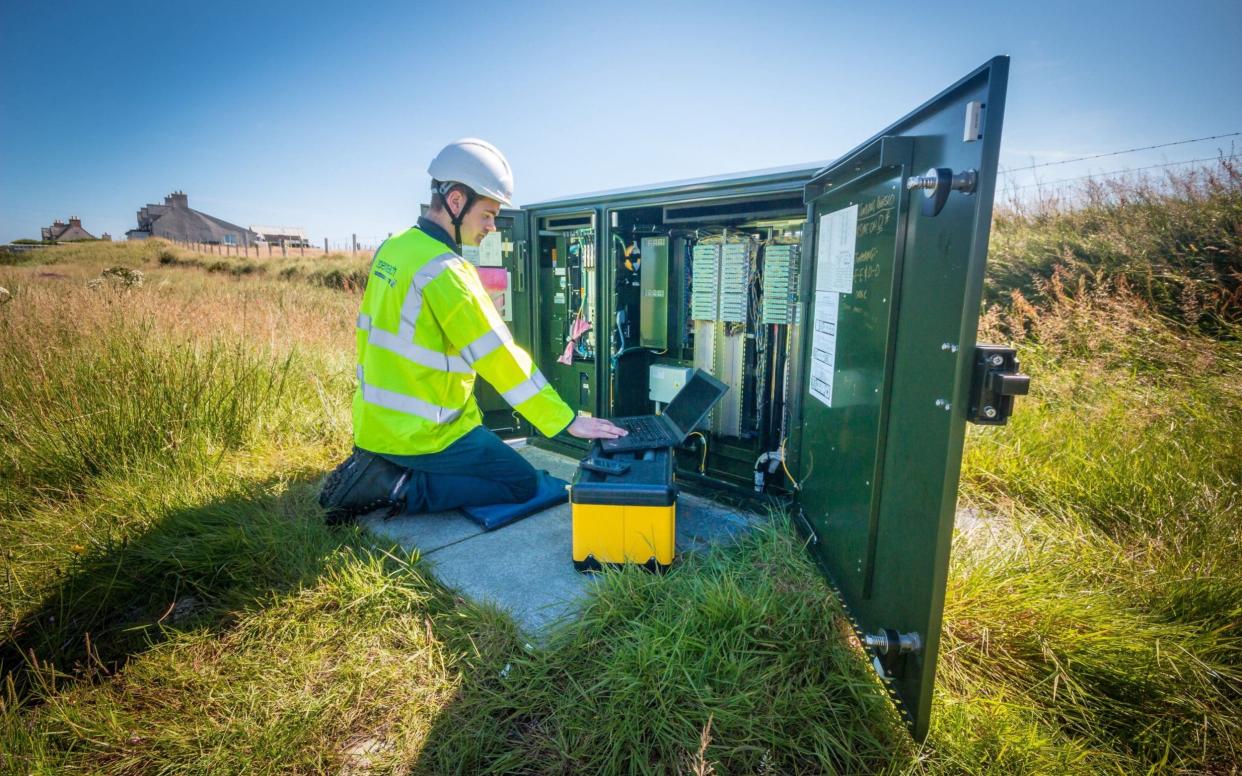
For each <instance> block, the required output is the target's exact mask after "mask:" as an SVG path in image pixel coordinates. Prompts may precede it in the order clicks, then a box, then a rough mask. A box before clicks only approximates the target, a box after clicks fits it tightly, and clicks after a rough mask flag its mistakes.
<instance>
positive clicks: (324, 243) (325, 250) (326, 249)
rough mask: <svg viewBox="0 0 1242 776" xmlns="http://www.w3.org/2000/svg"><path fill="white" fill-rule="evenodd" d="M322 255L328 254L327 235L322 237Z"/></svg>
mask: <svg viewBox="0 0 1242 776" xmlns="http://www.w3.org/2000/svg"><path fill="white" fill-rule="evenodd" d="M323 255H324V256H327V255H328V238H327V237H325V238H323Z"/></svg>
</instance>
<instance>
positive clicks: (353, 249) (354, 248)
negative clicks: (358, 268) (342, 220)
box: [349, 234, 358, 256]
mask: <svg viewBox="0 0 1242 776" xmlns="http://www.w3.org/2000/svg"><path fill="white" fill-rule="evenodd" d="M349 246H350V247H349V255H350V256H353V255H354V254H355V253H357V252H358V235H357V234H351V235H350V236H349Z"/></svg>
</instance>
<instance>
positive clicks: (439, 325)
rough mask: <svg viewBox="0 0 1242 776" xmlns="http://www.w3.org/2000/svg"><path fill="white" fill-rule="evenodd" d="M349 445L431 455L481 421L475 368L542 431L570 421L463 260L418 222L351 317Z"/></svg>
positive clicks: (387, 255) (383, 251) (375, 270)
mask: <svg viewBox="0 0 1242 776" xmlns="http://www.w3.org/2000/svg"><path fill="white" fill-rule="evenodd" d="M357 343H358V389H357V390H356V391H355V392H354V443H355V444H356V445H357V446H358V447H361V448H362V449H364V450H369V451H371V452H374V453H388V454H392V455H420V454H424V453H435V452H439V451H441V450H443V449H444V448H446V447H448V446H449V445H450V444H452V443H453V442H455V441H457V440H458V439H459V438H461V437H462V436H464V435H465V434H466V433H467V432H468V431H470V430H471V429H472V428H474V427H475V426H478V425H479V424H480V423H482V420H483V416H482V413H481V412H480V411H479V405H478V403H477V402H476V401H475V400H474V377H475V373H476V372H477V373H478V374H480V375H482V376H483V379H485V380H487V382H489V383H491V385H492V386H493V387H494V388H495V389H496V391H497V392H498V393H499V394H500V395H501V396H502V397H504V399H505V401H507V402H508V403H509V404H510V405H511V406H512V407H513V408H514V409H516V410H517V411H518V412H520V413H522V415H523V416H524V417H525V418H526V419H527V420H529V421H530V422H531V424H532V425H534V426H535V428H537V429H539V431H540V432H541V433H543V434H544V435H546V436H554V435H556V434H557V433H559V432H561V431H563V430H564V429H565V427H566V426H568V425H569V423H570V421H572V420H573V418H574V412H573V410H571V409H570V408H569V406H568V405H567V404H565V402H564V401H562V400H561V397H560V396H558V395H557V393H556V389H554V388H553V387H552V386H551V385H549V384H548V381H547V380H546V379H545V378H544V376H543V375H542V374H540V372H539V370H538V369H536V368H535V366H534V363H533V362H532V361H531V358H530V356H529V355H527V353H526V351H524V350H522V348H520V347H518V345H517V344H516V343H514V341H513V336H512V335H511V334H510V333H509V329H508V327H506V326H505V323H504V321H503V320H501V318H500V315H499V314H497V312H496V307H495V305H494V304H492V300H491V297H489V296H488V294H487V291H486V290H485V289H484V288H483V283H482V281H480V280H479V273H478V271H477V270H476V269H475V268H474V265H472V264H471V263H470V262H468V261H466V260H465V259H463V258H461V257H460V256H458V255H457V254H456V253H454V252H453V251H452V250H451V249H450V248H449V247H448V246H447V245H445V244H444V243H442V242H440V241H439V240H436V239H435V238H434V237H431V236H430V235H428V234H426V233H425V232H423V231H422V230H420V229H418V228H411V229H408V230H406V231H405V232H403V233H401V234H399V235H397V236H396V237H393V238H391V239H389V240H388V241H386V242H385V243H384V244H383V245H382V246H380V249H379V250H378V251H377V252H376V254H375V259H374V260H373V261H372V263H371V275H370V277H369V278H368V280H367V289H366V293H365V294H364V295H363V297H362V309H361V310H360V311H359V313H358V327H357Z"/></svg>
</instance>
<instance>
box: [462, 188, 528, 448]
mask: <svg viewBox="0 0 1242 776" xmlns="http://www.w3.org/2000/svg"><path fill="white" fill-rule="evenodd" d="M528 235H529V231H528V224H527V213H526V212H525V211H522V210H518V209H512V210H509V209H505V210H501V211H500V215H499V216H498V217H497V218H496V231H495V232H492V233H491V234H490V235H488V237H487V239H486V240H484V241H483V243H482V244H481V245H479V246H478V247H477V248H476V247H473V246H463V248H462V255H463V256H464V257H465V258H466V259H468V260H469V261H471V262H473V263H474V264H475V266H477V267H478V269H479V277H480V279H481V280H482V281H483V285H484V287H486V288H487V291H488V294H490V295H491V297H492V302H493V303H494V304H495V305H496V311H497V312H498V313H500V317H501V318H503V319H504V321H505V325H507V326H508V327H509V331H510V333H512V334H513V341H514V342H516V343H517V344H518V345H520V346H521V347H522V349H523V350H525V351H526V352H527V353H533V352H534V351H533V349H532V345H533V343H532V341H531V299H530V296H531V295H530V269H531V267H530V261H531V256H530V240H529V239H528ZM474 397H475V399H476V400H477V401H478V402H479V409H480V410H481V411H482V412H483V425H485V426H487V427H488V428H490V429H491V430H492V431H495V432H496V433H497V434H498V435H499V436H500V437H501V438H503V439H510V438H514V437H524V436H528V435H529V434H530V432H531V428H530V424H528V423H527V422H526V419H525V418H523V417H522V416H521V415H519V414H518V413H517V412H515V411H514V409H513V408H512V407H510V406H509V405H508V403H507V402H505V400H504V399H502V398H501V397H500V394H499V393H497V391H496V389H495V388H493V387H492V386H491V385H489V384H488V383H487V381H485V380H483V379H482V378H478V379H476V380H475V381H474Z"/></svg>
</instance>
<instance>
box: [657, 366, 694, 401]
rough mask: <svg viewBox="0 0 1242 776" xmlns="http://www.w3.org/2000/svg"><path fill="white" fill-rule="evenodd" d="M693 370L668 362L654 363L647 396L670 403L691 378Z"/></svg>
mask: <svg viewBox="0 0 1242 776" xmlns="http://www.w3.org/2000/svg"><path fill="white" fill-rule="evenodd" d="M692 371H693V370H692V369H691V368H690V367H688V366H670V365H668V364H652V365H651V379H650V380H649V381H648V383H647V384H648V386H649V387H648V388H647V398H648V399H650V400H651V401H658V402H660V403H661V404H668V403H669V402H671V401H672V400H673V397H674V396H676V395H677V392H678V391H680V390H681V387H682V386H683V385H685V384H686V381H687V380H689V379H690V373H691V372H692Z"/></svg>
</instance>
